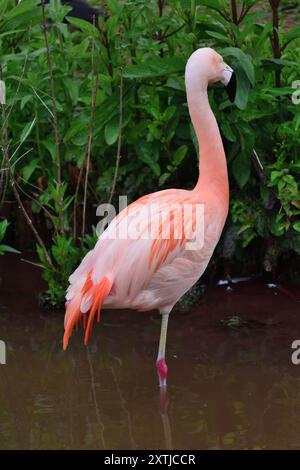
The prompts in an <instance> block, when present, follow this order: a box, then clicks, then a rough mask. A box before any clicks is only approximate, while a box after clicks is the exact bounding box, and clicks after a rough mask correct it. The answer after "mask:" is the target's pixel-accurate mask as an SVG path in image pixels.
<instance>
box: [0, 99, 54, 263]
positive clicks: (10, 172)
mask: <svg viewBox="0 0 300 470" xmlns="http://www.w3.org/2000/svg"><path fill="white" fill-rule="evenodd" d="M2 116H3V122H5V123H6V124H5V126H3V127H2V129H1V146H2V151H3V161H4V163H5V165H6V167H7V170H8V175H9V179H10V183H11V187H12V190H13V193H14V195H15V198H16V200H17V203H18V206H19V208H20V209H21V211H22V213H23V215H24V217H25V220H26V222H27V224H28V226H29V227H30V229H31V231H32V233H33V235H34V237H35V239H36V241H37V243H38V244H39V245H40V247H41V248H42V250H43V252H44V255H45V258H46V260H47V262H48V264H49V265H50V266H51V267H53V263H52V260H51V257H50V255H49V253H48V251H47V248H46V246H45V244H44V242H43V240H42V238H41V237H40V235H39V233H38V231H37V229H36V228H35V226H34V224H33V222H32V220H31V218H30V216H29V215H28V213H27V211H26V209H25V206H24V204H23V203H22V201H21V198H20V195H19V192H18V190H17V186H16V181H15V178H14V174H13V170H12V167H11V163H10V159H9V142H8V132H7V129H8V126H7V115H6V112H5V105H4V104H3V105H2Z"/></svg>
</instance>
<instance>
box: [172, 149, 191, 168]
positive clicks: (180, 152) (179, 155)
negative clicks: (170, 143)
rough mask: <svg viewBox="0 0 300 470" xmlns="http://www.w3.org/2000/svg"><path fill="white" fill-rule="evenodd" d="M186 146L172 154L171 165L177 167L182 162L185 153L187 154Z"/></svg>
mask: <svg viewBox="0 0 300 470" xmlns="http://www.w3.org/2000/svg"><path fill="white" fill-rule="evenodd" d="M187 149H188V148H187V145H181V147H179V148H178V149H177V150H176V152H175V153H174V155H173V158H172V160H173V163H174V164H175V166H179V165H180V163H181V162H182V160H183V159H184V157H185V156H186V152H187Z"/></svg>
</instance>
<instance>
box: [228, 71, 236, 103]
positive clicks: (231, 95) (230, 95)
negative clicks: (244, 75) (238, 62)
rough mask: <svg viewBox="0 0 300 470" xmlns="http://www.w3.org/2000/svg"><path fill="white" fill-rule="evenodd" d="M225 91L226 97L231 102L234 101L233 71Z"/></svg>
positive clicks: (234, 84)
mask: <svg viewBox="0 0 300 470" xmlns="http://www.w3.org/2000/svg"><path fill="white" fill-rule="evenodd" d="M226 91H227V94H228V98H229V100H230V101H231V103H233V102H234V99H235V95H236V75H235V72H232V75H231V78H230V80H229V82H228V85H227V86H226Z"/></svg>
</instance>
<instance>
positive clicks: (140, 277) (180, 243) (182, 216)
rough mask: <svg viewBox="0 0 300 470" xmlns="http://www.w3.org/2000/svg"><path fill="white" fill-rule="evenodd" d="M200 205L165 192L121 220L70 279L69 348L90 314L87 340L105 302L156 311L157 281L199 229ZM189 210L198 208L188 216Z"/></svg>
mask: <svg viewBox="0 0 300 470" xmlns="http://www.w3.org/2000/svg"><path fill="white" fill-rule="evenodd" d="M195 203H196V200H195V196H194V195H193V193H192V192H191V191H185V190H177V189H176V190H166V191H160V192H157V193H153V194H150V195H147V196H144V197H142V198H140V199H139V200H137V201H135V202H134V203H132V204H130V205H129V206H128V207H127V208H125V209H124V210H123V211H122V212H120V214H118V216H117V217H115V219H114V220H113V221H112V222H111V223H110V225H109V226H108V228H107V229H106V230H105V232H103V234H102V235H101V236H100V238H99V240H98V242H97V243H96V245H95V248H94V249H93V250H92V251H90V252H89V253H88V254H87V255H86V256H85V258H84V259H83V260H82V262H81V264H80V265H79V267H78V268H77V269H76V270H75V272H74V273H73V274H72V275H71V276H70V278H69V281H70V285H69V288H68V291H67V296H66V299H67V303H68V304H67V310H66V316H65V330H66V331H65V337H64V347H65V348H66V347H67V344H68V340H69V337H70V334H71V332H72V329H73V327H74V325H75V323H76V322H77V321H78V320H79V318H80V317H81V316H82V315H84V316H85V315H86V313H87V312H88V311H89V312H90V313H89V319H88V328H87V330H86V337H85V342H87V340H88V335H89V331H90V328H91V325H92V321H93V318H94V316H95V313H96V311H98V319H99V318H100V309H101V307H102V304H104V305H107V306H110V307H114V308H126V307H128V308H136V309H141V310H149V309H151V308H156V304H157V301H156V302H154V300H155V299H154V298H153V296H152V297H151V295H150V294H151V292H152V291H151V287H150V286H151V283H152V284H153V281H155V279H156V281H155V282H156V284H157V282H158V279H159V273H160V271H161V270H162V268H163V267H164V266H168V265H171V264H172V262H173V261H174V260H175V259H176V258H182V254H183V252H184V248H185V243H186V241H187V240H190V239H191V238H192V233H193V230H194V229H195V227H194V217H193V208H194V207H195ZM185 206H187V207H188V206H190V207H191V208H192V210H191V211H189V210H188V211H187V212H186V211H185ZM187 213H188V215H186V214H187ZM155 282H154V284H155ZM194 282H195V281H194ZM154 290H155V289H154ZM180 296H181V295H180ZM160 297H161V296H160ZM157 299H158V297H157V298H156V300H157ZM160 302H161V301H160ZM151 306H152V307H151Z"/></svg>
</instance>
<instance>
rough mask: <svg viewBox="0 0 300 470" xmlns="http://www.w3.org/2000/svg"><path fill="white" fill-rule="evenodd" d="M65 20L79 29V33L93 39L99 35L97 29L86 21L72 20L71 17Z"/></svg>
mask: <svg viewBox="0 0 300 470" xmlns="http://www.w3.org/2000/svg"><path fill="white" fill-rule="evenodd" d="M67 20H68V22H69V23H71V24H73V25H74V26H77V28H79V29H81V31H83V32H84V33H87V34H89V35H91V36H95V37H96V36H98V34H99V32H98V30H97V28H96V27H95V26H94V25H93V24H92V23H89V22H88V21H85V20H82V19H80V18H74V17H73V16H68V17H67Z"/></svg>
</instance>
